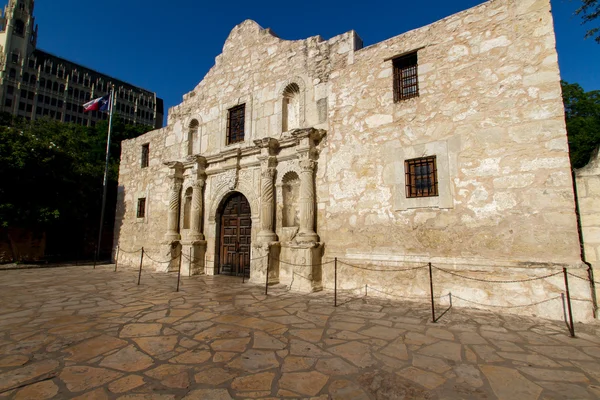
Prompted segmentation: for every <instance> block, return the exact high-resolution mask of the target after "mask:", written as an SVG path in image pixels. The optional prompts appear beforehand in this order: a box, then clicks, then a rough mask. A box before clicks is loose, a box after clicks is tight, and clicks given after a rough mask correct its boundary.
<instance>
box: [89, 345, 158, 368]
mask: <svg viewBox="0 0 600 400" xmlns="http://www.w3.org/2000/svg"><path fill="white" fill-rule="evenodd" d="M152 365H154V360H153V359H152V358H151V357H148V356H147V355H146V354H144V353H142V352H141V351H139V350H138V349H136V348H135V346H127V347H125V348H124V349H121V350H119V351H118V352H116V353H114V354H112V355H110V356H108V357H105V358H104V360H102V362H101V363H100V366H101V367H106V368H112V369H118V370H119V371H125V372H136V371H141V370H144V369H147V368H150V367H151V366H152Z"/></svg>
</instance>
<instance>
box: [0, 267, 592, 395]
mask: <svg viewBox="0 0 600 400" xmlns="http://www.w3.org/2000/svg"><path fill="white" fill-rule="evenodd" d="M176 279H177V276H176V275H175V274H149V273H148V274H145V275H144V276H143V277H142V284H141V285H140V286H137V285H136V283H137V273H136V272H135V271H119V272H116V273H115V272H113V271H112V270H111V267H110V266H103V267H98V268H97V269H95V270H93V269H92V268H91V267H72V268H56V269H36V270H19V271H0V399H5V398H6V399H36V400H37V399H73V398H74V399H96V400H99V399H123V400H125V399H127V400H134V399H140V400H141V399H157V400H159V399H160V400H162V399H165V400H167V399H186V400H189V399H219V400H220V399H231V398H236V399H237V398H248V399H257V398H313V399H446V400H451V399H452V400H454V399H506V400H529V399H594V398H600V362H599V361H600V326H599V325H596V324H591V325H585V326H583V325H581V326H577V331H578V332H577V333H578V338H576V339H572V338H570V337H569V336H568V331H567V329H566V327H565V325H564V323H561V322H550V321H545V320H540V319H534V318H521V317H515V316H507V315H501V314H493V313H489V312H483V311H477V310H473V309H456V308H455V309H452V310H450V311H449V312H448V313H447V314H445V315H444V316H443V317H442V318H441V320H440V321H439V322H438V323H436V324H434V323H431V321H430V310H429V308H428V307H429V306H428V305H427V304H418V303H408V302H394V301H390V300H384V299H376V298H371V297H368V298H367V297H349V295H341V296H340V298H339V300H340V302H341V303H342V304H341V305H340V306H339V307H337V308H334V307H333V296H332V294H331V293H329V292H321V293H315V294H310V295H306V294H298V293H291V292H288V291H286V290H285V288H283V287H273V288H270V289H269V295H268V296H265V294H264V288H261V287H259V286H253V285H250V284H248V283H245V284H242V281H241V278H236V277H224V276H217V277H207V276H200V277H192V278H188V277H186V278H183V280H182V287H181V291H180V292H175V285H176Z"/></svg>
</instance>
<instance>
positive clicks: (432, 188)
mask: <svg viewBox="0 0 600 400" xmlns="http://www.w3.org/2000/svg"><path fill="white" fill-rule="evenodd" d="M404 170H405V174H406V197H407V198H412V197H434V196H438V180H437V164H436V157H435V156H431V157H422V158H415V159H412V160H406V161H405V162H404Z"/></svg>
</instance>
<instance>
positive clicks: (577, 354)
mask: <svg viewBox="0 0 600 400" xmlns="http://www.w3.org/2000/svg"><path fill="white" fill-rule="evenodd" d="M529 348H530V349H531V350H533V351H536V352H538V353H540V354H543V355H545V356H547V357H550V358H558V359H561V360H578V361H593V358H592V357H590V356H588V355H586V354H584V353H582V352H581V351H579V350H578V349H576V348H575V347H570V346H529Z"/></svg>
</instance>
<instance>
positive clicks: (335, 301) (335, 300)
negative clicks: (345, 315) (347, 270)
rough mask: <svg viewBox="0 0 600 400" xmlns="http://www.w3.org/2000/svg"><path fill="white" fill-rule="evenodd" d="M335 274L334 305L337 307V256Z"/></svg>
mask: <svg viewBox="0 0 600 400" xmlns="http://www.w3.org/2000/svg"><path fill="white" fill-rule="evenodd" d="M334 265H335V267H334V273H333V274H334V275H333V306H334V307H337V257H336V258H335V264H334Z"/></svg>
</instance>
